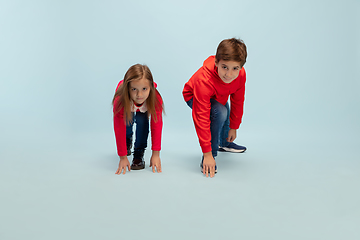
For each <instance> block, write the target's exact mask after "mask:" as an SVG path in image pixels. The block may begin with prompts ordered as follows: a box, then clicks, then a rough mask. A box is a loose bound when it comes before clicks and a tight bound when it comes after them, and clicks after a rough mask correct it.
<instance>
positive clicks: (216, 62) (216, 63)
mask: <svg viewBox="0 0 360 240" xmlns="http://www.w3.org/2000/svg"><path fill="white" fill-rule="evenodd" d="M218 64H219V62H218V60H217V59H216V58H215V67H217V66H218Z"/></svg>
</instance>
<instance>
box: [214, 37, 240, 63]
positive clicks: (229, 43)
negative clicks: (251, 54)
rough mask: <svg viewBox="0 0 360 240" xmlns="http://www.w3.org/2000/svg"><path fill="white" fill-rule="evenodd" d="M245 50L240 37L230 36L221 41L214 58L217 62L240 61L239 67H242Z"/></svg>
mask: <svg viewBox="0 0 360 240" xmlns="http://www.w3.org/2000/svg"><path fill="white" fill-rule="evenodd" d="M246 57H247V52H246V45H245V43H244V42H243V40H241V39H236V38H230V39H225V40H223V41H221V43H220V44H219V46H218V48H217V50H216V55H215V59H216V61H217V62H219V61H220V60H224V61H235V62H239V63H240V67H243V66H244V64H245V62H246Z"/></svg>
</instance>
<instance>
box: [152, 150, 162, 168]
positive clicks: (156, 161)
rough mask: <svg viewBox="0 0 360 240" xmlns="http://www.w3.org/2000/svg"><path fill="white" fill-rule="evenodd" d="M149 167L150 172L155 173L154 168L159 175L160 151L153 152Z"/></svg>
mask: <svg viewBox="0 0 360 240" xmlns="http://www.w3.org/2000/svg"><path fill="white" fill-rule="evenodd" d="M150 167H152V171H153V172H155V168H156V170H157V172H158V173H161V172H162V171H161V161H160V151H153V153H152V156H151V158H150Z"/></svg>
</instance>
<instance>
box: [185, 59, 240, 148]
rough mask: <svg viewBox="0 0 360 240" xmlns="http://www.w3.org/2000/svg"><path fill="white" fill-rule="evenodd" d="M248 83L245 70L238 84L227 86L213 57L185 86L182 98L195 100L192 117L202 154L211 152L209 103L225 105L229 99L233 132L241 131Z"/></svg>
mask: <svg viewBox="0 0 360 240" xmlns="http://www.w3.org/2000/svg"><path fill="white" fill-rule="evenodd" d="M245 81H246V74H245V69H244V68H242V69H241V70H240V73H239V76H238V77H237V78H236V79H235V80H233V81H232V82H231V83H224V82H223V81H222V80H221V78H220V77H219V74H218V71H217V67H216V66H215V56H210V57H209V58H208V59H206V60H205V61H204V64H203V66H202V67H201V68H200V69H199V70H197V71H196V72H195V73H194V75H193V76H192V77H191V78H190V80H189V81H188V82H187V83H186V84H185V86H184V90H183V96H184V99H185V101H186V102H187V101H189V100H190V99H193V108H192V116H193V120H194V125H195V129H196V133H197V135H198V137H199V142H200V146H201V149H202V151H203V153H206V152H210V151H211V132H210V109H211V104H210V99H211V98H213V99H215V100H217V101H218V102H219V103H221V104H223V105H225V104H226V102H227V101H228V98H229V96H230V128H231V129H238V128H239V126H240V123H241V119H242V115H243V108H244V98H245Z"/></svg>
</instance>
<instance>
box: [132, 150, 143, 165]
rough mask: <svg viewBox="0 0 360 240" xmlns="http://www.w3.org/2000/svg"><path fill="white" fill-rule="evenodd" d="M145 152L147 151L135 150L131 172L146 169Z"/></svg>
mask: <svg viewBox="0 0 360 240" xmlns="http://www.w3.org/2000/svg"><path fill="white" fill-rule="evenodd" d="M144 152H145V149H134V156H133V160H132V163H131V170H140V169H144V168H145V161H144Z"/></svg>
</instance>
